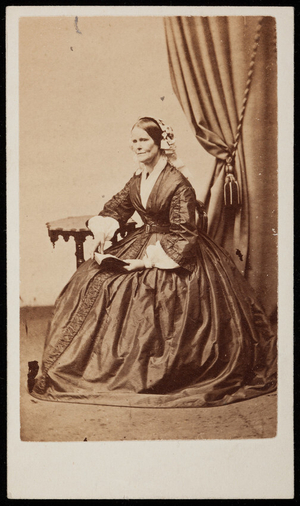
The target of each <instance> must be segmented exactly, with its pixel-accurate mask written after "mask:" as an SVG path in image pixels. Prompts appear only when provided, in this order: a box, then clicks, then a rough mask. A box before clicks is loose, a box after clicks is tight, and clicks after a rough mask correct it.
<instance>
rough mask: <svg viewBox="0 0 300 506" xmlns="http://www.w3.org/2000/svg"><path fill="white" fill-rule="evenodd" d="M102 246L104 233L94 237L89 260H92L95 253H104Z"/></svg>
mask: <svg viewBox="0 0 300 506" xmlns="http://www.w3.org/2000/svg"><path fill="white" fill-rule="evenodd" d="M104 244H105V234H104V232H98V233H97V235H96V236H95V237H94V241H93V244H92V251H91V258H92V259H94V255H95V253H96V252H98V253H103V252H104Z"/></svg>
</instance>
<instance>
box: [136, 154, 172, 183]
mask: <svg viewBox="0 0 300 506" xmlns="http://www.w3.org/2000/svg"><path fill="white" fill-rule="evenodd" d="M167 163H168V159H167V157H166V156H164V155H161V157H160V158H159V160H158V162H157V164H156V165H155V167H154V169H153V170H152V172H150V174H149V177H150V176H152V175H153V176H154V175H155V174H157V173H160V172H162V171H163V170H164V168H165V167H166V165H167ZM146 172H147V169H146V165H144V164H143V163H142V162H140V166H139V168H138V169H137V170H136V171H135V175H136V176H138V175H139V174H142V173H144V174H145V176H146ZM151 179H152V177H151Z"/></svg>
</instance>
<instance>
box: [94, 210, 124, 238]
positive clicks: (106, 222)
mask: <svg viewBox="0 0 300 506" xmlns="http://www.w3.org/2000/svg"><path fill="white" fill-rule="evenodd" d="M87 225H88V228H89V229H90V230H91V231H92V232H93V235H94V237H96V236H97V234H98V233H99V232H102V233H104V235H105V240H106V241H110V239H111V238H112V237H113V235H114V233H115V231H116V230H117V229H118V228H119V226H120V225H119V222H118V221H117V220H115V219H114V218H111V217H110V216H93V218H90V219H89V221H88V224H87Z"/></svg>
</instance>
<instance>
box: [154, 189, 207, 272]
mask: <svg viewBox="0 0 300 506" xmlns="http://www.w3.org/2000/svg"><path fill="white" fill-rule="evenodd" d="M195 212H196V195H195V191H194V189H193V187H192V186H189V185H187V184H180V185H179V186H178V188H177V189H176V191H175V193H174V195H173V197H172V200H171V205H170V212H169V221H170V232H169V233H168V234H165V235H164V236H163V237H162V238H161V240H160V244H161V247H162V248H163V250H164V251H165V252H166V253H167V255H168V256H169V257H170V258H172V260H174V262H176V263H177V264H179V265H180V266H182V267H186V268H187V269H189V270H193V265H194V260H195V245H196V243H197V239H198V233H197V228H196V215H195Z"/></svg>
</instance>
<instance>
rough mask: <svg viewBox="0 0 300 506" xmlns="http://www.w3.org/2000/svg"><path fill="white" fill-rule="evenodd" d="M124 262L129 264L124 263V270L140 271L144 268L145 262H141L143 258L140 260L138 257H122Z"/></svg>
mask: <svg viewBox="0 0 300 506" xmlns="http://www.w3.org/2000/svg"><path fill="white" fill-rule="evenodd" d="M124 262H127V263H128V264H129V265H124V269H126V271H129V272H131V271H142V270H144V269H145V263H144V262H143V260H140V259H138V258H134V259H132V258H130V259H128V260H127V259H125V258H124Z"/></svg>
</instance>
